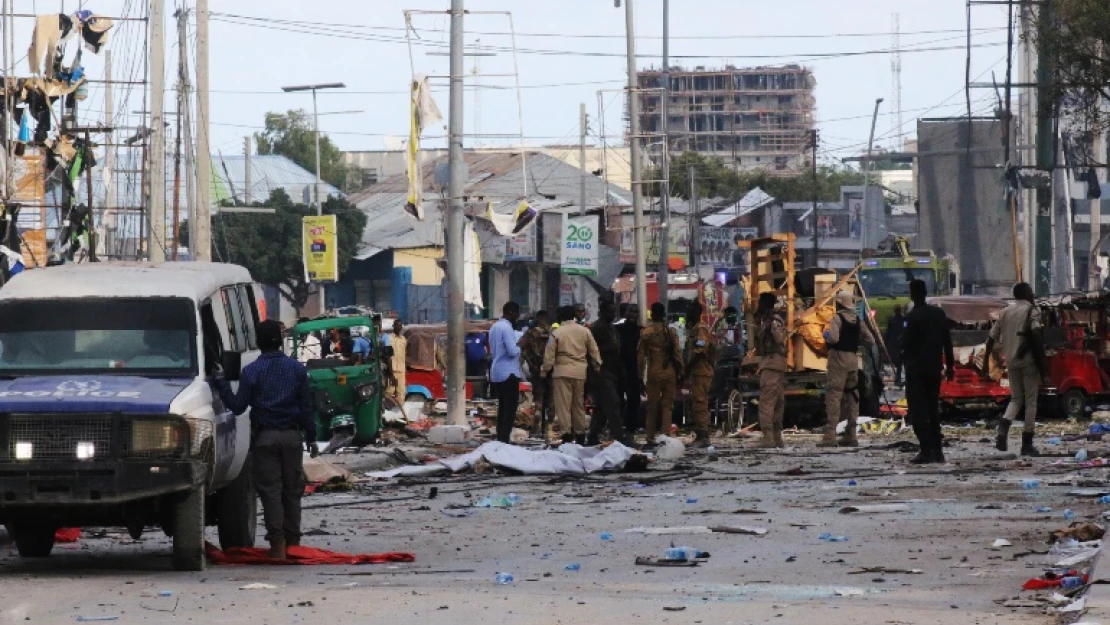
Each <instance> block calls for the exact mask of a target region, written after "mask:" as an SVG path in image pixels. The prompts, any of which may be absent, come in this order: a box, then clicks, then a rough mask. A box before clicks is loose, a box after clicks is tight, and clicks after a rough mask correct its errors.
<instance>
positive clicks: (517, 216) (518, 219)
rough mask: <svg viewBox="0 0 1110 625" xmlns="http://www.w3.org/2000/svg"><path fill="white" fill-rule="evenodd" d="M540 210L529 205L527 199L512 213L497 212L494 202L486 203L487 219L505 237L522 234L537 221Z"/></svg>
mask: <svg viewBox="0 0 1110 625" xmlns="http://www.w3.org/2000/svg"><path fill="white" fill-rule="evenodd" d="M539 214H540V213H539V211H537V210H536V209H534V208H532V207H531V206H529V205H528V202H527V201H526V200H521V201H520V204H519V205H518V206H517V208H516V210H515V211H513V213H512V214H511V215H506V214H502V213H495V212H494V211H493V202H490V203H489V204H487V205H486V219H488V220H489V222H490V223H491V224H493V229H494V230H496V231H497V234H499V235H501V236H503V237H511V236H514V235H517V234H520V233H521V231H523V230H524V229H525V228H527V227H528V226H531V225H532V224H534V223H535V222H536V217H538V216H539Z"/></svg>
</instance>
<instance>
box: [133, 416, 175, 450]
mask: <svg viewBox="0 0 1110 625" xmlns="http://www.w3.org/2000/svg"><path fill="white" fill-rule="evenodd" d="M184 442H185V441H184V440H183V436H182V432H181V426H180V425H179V424H178V423H176V422H174V421H162V420H154V419H143V420H138V421H134V422H132V423H131V453H137V454H142V453H150V452H159V451H174V450H178V449H181V448H182V447H184Z"/></svg>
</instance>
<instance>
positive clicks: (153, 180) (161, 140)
mask: <svg viewBox="0 0 1110 625" xmlns="http://www.w3.org/2000/svg"><path fill="white" fill-rule="evenodd" d="M165 9H166V7H165V0H150V13H149V15H150V152H149V153H148V154H149V157H148V158H149V159H150V167H149V169H148V171H149V172H150V220H149V222H148V223H149V224H150V225H149V228H150V230H149V232H148V241H149V242H148V244H147V253H148V255H149V258H150V261H151V262H155V263H157V262H162V261H164V260H166V125H165V99H166V49H165V46H166V44H165V27H166V25H165Z"/></svg>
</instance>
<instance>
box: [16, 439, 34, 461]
mask: <svg viewBox="0 0 1110 625" xmlns="http://www.w3.org/2000/svg"><path fill="white" fill-rule="evenodd" d="M33 457H34V445H32V444H31V443H24V442H18V443H16V444H15V459H16V460H30V459H31V458H33Z"/></svg>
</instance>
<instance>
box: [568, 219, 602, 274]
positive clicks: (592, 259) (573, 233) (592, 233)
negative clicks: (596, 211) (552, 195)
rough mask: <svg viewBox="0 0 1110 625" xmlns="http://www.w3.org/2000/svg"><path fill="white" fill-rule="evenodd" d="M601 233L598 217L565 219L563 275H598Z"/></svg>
mask: <svg viewBox="0 0 1110 625" xmlns="http://www.w3.org/2000/svg"><path fill="white" fill-rule="evenodd" d="M600 239H601V233H600V231H599V228H598V218H597V217H570V216H567V217H564V218H563V239H562V242H563V259H562V263H561V265H562V271H563V273H568V274H574V275H579V276H594V275H597V250H598V246H599V245H600Z"/></svg>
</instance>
